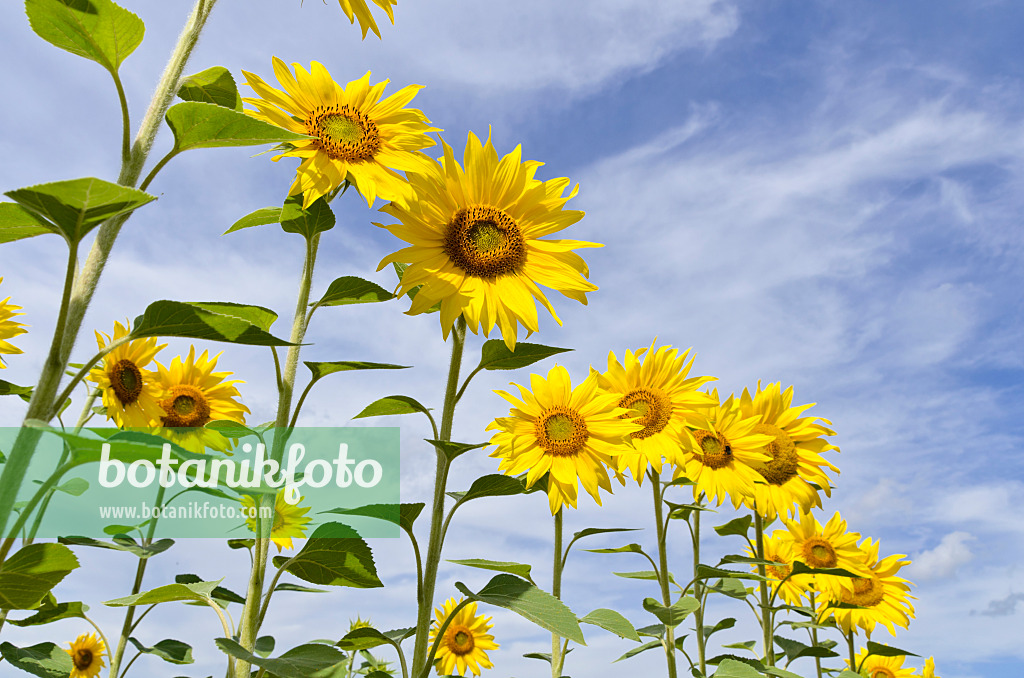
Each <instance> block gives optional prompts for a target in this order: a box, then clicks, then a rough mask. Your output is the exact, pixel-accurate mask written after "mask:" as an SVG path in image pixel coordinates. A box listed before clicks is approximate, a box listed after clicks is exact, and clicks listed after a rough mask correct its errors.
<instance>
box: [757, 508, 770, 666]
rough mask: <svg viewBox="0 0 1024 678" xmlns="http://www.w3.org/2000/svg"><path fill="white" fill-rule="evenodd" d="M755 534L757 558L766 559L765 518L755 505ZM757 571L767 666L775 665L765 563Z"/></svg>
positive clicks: (758, 565)
mask: <svg viewBox="0 0 1024 678" xmlns="http://www.w3.org/2000/svg"><path fill="white" fill-rule="evenodd" d="M753 513H754V535H755V541H756V544H757V559H758V560H764V520H763V519H762V518H761V512H760V511H758V510H757V505H756V504H755V506H754V511H753ZM757 573H758V574H759V575H761V577H762V579H761V581H759V582H758V585H757V588H758V589H759V591H760V596H761V631H762V634H763V636H764V660H765V663H766V665H767V666H775V644H774V642H773V641H772V635H773V631H774V628H773V626H774V619H773V617H774V615H773V614H772V604H771V601H769V600H768V582H767V581H766V580H765V579H764V578H765V577H767V576H768V574H767V571H766V569H765V566H764V563H758V564H757Z"/></svg>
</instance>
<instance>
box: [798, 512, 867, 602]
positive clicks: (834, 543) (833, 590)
mask: <svg viewBox="0 0 1024 678" xmlns="http://www.w3.org/2000/svg"><path fill="white" fill-rule="evenodd" d="M782 523H783V524H784V525H785V526H786V528H787V529H788V530H789V534H788V535H783V538H785V539H787V540H789V541H790V542H791V543H792V545H793V554H794V558H795V559H796V560H799V561H801V562H803V563H804V564H805V565H807V566H808V567H811V568H814V569H821V568H833V567H837V568H841V569H844V570H847V571H848V572H853V573H855V574H861V575H864V576H867V575H868V574H869V571H868V566H867V564H866V563H865V561H864V552H863V551H862V550H861V549H860V548H859V547H858V546H857V540H858V539H859V538H860V534H858V533H857V532H847V531H846V521H845V520H843V518H842V516H840V515H839V512H838V511H837V512H836V513H835V515H833V516H832V518H831V519H830V520H829V521H828V523H826V524H825V527H822V526H821V523H819V522H818V520H817V519H816V518H815V517H814V516H812V515H811V514H810V513H801V514H800V518H799V519H798V520H788V519H785V518H783V519H782ZM779 531H780V532H781V530H779ZM814 588H815V589H817V590H818V591H821V592H822V593H824V594H825V596H824V597H823V598H822V600H825V599H827V598H828V597H832V598H838V597H839V596H840V595H841V592H843V591H847V590H849V591H852V590H853V588H854V585H853V580H852V578H850V577H840V576H833V575H814Z"/></svg>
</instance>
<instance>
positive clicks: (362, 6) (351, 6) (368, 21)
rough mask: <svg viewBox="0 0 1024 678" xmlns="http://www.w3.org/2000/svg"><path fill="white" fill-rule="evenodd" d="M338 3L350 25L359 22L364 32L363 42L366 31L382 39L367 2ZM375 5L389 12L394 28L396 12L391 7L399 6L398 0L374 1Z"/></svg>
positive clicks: (349, 1)
mask: <svg viewBox="0 0 1024 678" xmlns="http://www.w3.org/2000/svg"><path fill="white" fill-rule="evenodd" d="M338 2H339V3H341V11H342V12H344V13H345V16H347V17H348V22H349V23H350V24H354V23H355V22H356V21H357V20H358V21H359V28H360V29H361V30H362V31H363V40H365V39H366V31H373V33H374V35H376V36H377V37H378V38H379V37H380V29H379V28H377V22H376V21H375V20H374V18H373V14H371V13H370V8H369V6H368V5H367V4H366V0H338ZM373 4H375V5H377V6H378V7H380V8H381V9H383V10H384V11H385V12H387V15H388V19H390V20H391V25H392V26H394V25H395V11H394V10H393V9H391V7H392V5H397V4H398V0H373Z"/></svg>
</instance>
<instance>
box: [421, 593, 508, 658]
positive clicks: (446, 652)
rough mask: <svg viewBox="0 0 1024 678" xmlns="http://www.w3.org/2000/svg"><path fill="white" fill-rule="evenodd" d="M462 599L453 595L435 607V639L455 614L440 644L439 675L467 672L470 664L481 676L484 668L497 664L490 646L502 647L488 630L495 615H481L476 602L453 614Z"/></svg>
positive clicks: (432, 640)
mask: <svg viewBox="0 0 1024 678" xmlns="http://www.w3.org/2000/svg"><path fill="white" fill-rule="evenodd" d="M461 602H462V600H461V599H460V600H458V601H456V600H455V599H454V598H449V599H448V600H447V601H446V602H445V604H444V605H443V606H441V607H439V608H435V609H434V616H435V617H436V621H434V623H433V624H431V626H430V642H431V643H433V642H434V640H435V639H436V638H437V632H438V630H439V629H440V628H441V626H442V625H443V624H444V622H445V620H446V619H448V618H449V617H451V621H450V622H449V623H448V628H446V629H445V631H444V636H443V637H442V638H441V642H440V643H439V644H438V648H437V655H436V661H437V663H436V668H437V673H438V675H442V676H450V675H454V674H455V673H456V672H458V675H461V676H465V675H468V674H467V672H466V669H467V668H468V669H469V671H470V672H472V673H473V675H474V676H479V675H480V669H481V668H484V669H490V668H493V667H494V664H492V663H491V660H490V659H489V658H488V656H487V650H496V649H498V644H497V643H495V642H494V636H492V635H491V634H489V633H487V632H488V631H489V630H490V629H491V626H492V624H491V623H490V621H491V618H490V617H485V616H483V615H482V614H481V615H477V613H476V603H470V604H469V605H466V606H465V607H463V608H462V609H461V610H459V611H458V613H456V614H455V616H454V617H452V612H453V611H454V610H455V608H456V607H457V606H458V605H459V603H461Z"/></svg>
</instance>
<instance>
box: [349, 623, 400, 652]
mask: <svg viewBox="0 0 1024 678" xmlns="http://www.w3.org/2000/svg"><path fill="white" fill-rule="evenodd" d="M381 645H393V646H395V647H397V646H398V643H396V642H395V641H394V640H393V639H391V638H389V637H388V636H386V635H384V634H383V633H381V632H380V631H378V630H377V629H375V628H371V627H368V626H365V627H361V628H358V629H352V630H351V631H349V632H348V633H346V634H345V636H344V637H343V638H342V639H341V640H340V641H338V647H340V648H342V649H343V650H349V651H350V652H357V651H359V650H370V649H373V648H375V647H379V646H381Z"/></svg>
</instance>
